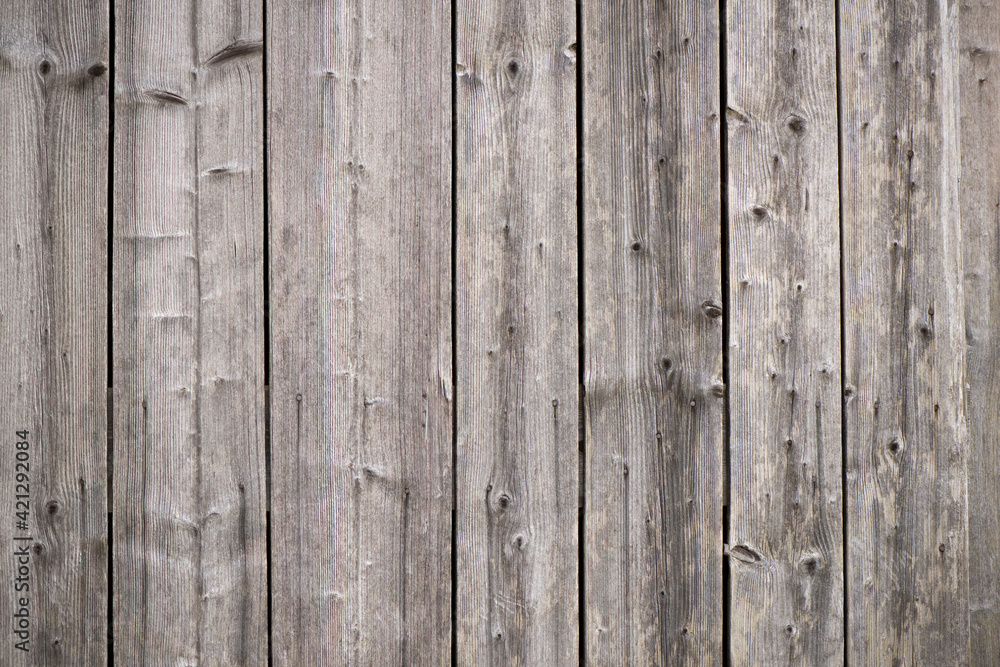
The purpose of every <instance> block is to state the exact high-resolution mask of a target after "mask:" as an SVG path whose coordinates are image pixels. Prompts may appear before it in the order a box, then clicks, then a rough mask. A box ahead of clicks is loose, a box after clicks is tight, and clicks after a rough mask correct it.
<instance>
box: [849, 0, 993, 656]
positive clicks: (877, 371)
mask: <svg viewBox="0 0 1000 667" xmlns="http://www.w3.org/2000/svg"><path fill="white" fill-rule="evenodd" d="M958 10H959V5H958V3H953V2H950V1H948V0H935V1H931V2H920V3H917V2H898V3H893V4H891V5H881V4H874V3H846V4H843V5H841V8H840V12H841V13H840V20H841V24H840V37H841V42H840V43H841V49H840V71H841V80H840V91H841V99H842V104H841V109H842V112H843V115H842V117H841V124H842V132H841V147H842V157H843V160H842V177H843V181H842V192H841V197H842V202H843V204H842V205H843V258H844V259H843V271H844V332H845V334H844V335H845V341H844V342H845V347H844V349H845V359H844V362H845V364H844V367H845V371H844V375H845V377H844V396H845V404H844V405H845V417H846V419H845V424H846V448H847V451H846V466H847V469H846V471H845V472H846V484H847V488H846V489H845V502H847V504H848V519H847V523H848V529H847V533H848V545H849V546H848V556H847V565H848V569H847V588H848V596H847V597H848V610H847V613H848V623H849V627H848V661H849V662H850V664H851V665H875V664H879V665H893V664H900V665H944V664H947V665H967V664H969V582H968V559H967V539H968V534H967V522H968V519H967V511H968V509H969V508H968V507H967V505H966V460H967V456H968V451H967V449H968V446H969V441H968V434H967V428H966V407H965V404H966V400H967V391H966V389H965V386H964V383H965V381H966V377H965V363H966V352H965V350H966V327H965V317H964V312H963V310H964V309H963V300H962V289H963V282H964V280H963V268H962V265H963V259H962V254H963V246H962V230H961V225H960V211H959V169H960V136H959V133H958V122H959V118H958V109H959V83H960V82H959V78H958V73H959V56H958V40H959V36H958V33H957V29H958ZM977 585H978V584H977Z"/></svg>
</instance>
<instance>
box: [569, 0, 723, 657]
mask: <svg viewBox="0 0 1000 667" xmlns="http://www.w3.org/2000/svg"><path fill="white" fill-rule="evenodd" d="M583 24H584V25H583V46H584V49H585V51H584V54H585V57H584V61H583V62H584V66H585V69H584V77H583V78H584V84H583V85H584V92H585V94H584V104H583V111H584V119H583V127H584V145H583V150H584V184H585V190H584V192H585V195H584V196H585V199H584V214H585V215H584V273H583V276H582V280H583V284H584V288H585V304H586V309H585V334H586V335H585V341H584V345H585V350H586V361H585V363H586V367H585V369H586V370H585V375H584V378H585V386H586V394H585V395H586V399H585V403H586V416H587V420H586V438H585V440H586V443H587V456H586V464H587V475H586V479H587V484H586V495H587V498H586V502H585V508H586V513H585V523H584V526H585V531H586V542H585V544H586V549H585V573H586V574H585V580H586V581H585V585H586V595H585V601H586V620H585V623H586V626H585V637H586V646H585V651H586V662H587V664H592V665H612V664H617V665H624V664H630V665H719V664H721V663H722V486H723V485H722V477H721V475H722V461H723V453H724V451H723V448H724V440H723V409H724V401H725V385H724V384H723V376H722V285H721V271H722V262H721V257H720V235H721V224H720V220H721V218H720V216H721V208H720V193H721V191H720V183H719V178H720V172H719V168H720V164H719V162H720V122H721V121H720V109H719V7H718V2H717V1H716V0H699V1H698V2H673V1H671V2H666V3H654V4H650V3H644V2H641V1H639V0H629V1H628V2H625V3H618V4H615V3H612V4H606V3H600V2H592V3H586V4H585V12H584V15H583Z"/></svg>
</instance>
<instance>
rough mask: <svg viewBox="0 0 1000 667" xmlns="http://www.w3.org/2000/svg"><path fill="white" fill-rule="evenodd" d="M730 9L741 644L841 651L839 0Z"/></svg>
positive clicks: (793, 656) (736, 648) (766, 658)
mask: <svg viewBox="0 0 1000 667" xmlns="http://www.w3.org/2000/svg"><path fill="white" fill-rule="evenodd" d="M726 11H727V25H726V31H727V33H726V34H727V47H728V48H727V68H728V69H727V72H728V81H727V82H726V85H727V88H728V105H729V108H728V109H727V112H726V115H727V126H728V134H729V151H728V156H729V159H728V163H729V228H728V232H729V257H730V262H729V272H730V277H729V301H730V307H731V310H732V319H731V322H732V324H731V326H730V340H729V364H730V384H731V388H730V410H731V411H730V416H729V419H730V426H731V432H730V480H731V482H730V483H731V486H730V522H731V523H730V535H729V545H728V547H727V548H728V550H729V551H728V554H729V564H730V571H731V577H732V579H731V585H730V586H731V587H730V598H729V601H730V613H731V621H730V623H731V628H732V636H731V656H730V657H731V660H732V664H733V665H777V664H790V665H834V664H842V663H843V655H844V654H843V650H844V649H843V641H844V635H843V630H844V620H843V607H844V599H843V590H844V584H843V581H844V580H843V562H844V561H843V526H842V523H843V521H842V505H841V470H842V465H841V416H842V413H841V383H840V368H841V352H840V317H839V311H840V273H839V257H840V255H839V234H840V227H839V217H838V214H839V211H838V199H837V193H838V185H837V88H836V86H837V76H836V28H835V26H836V22H835V15H834V3H833V2H812V1H803V2H798V1H795V2H789V1H787V0H769V1H768V2H763V3H756V2H742V1H740V2H735V3H734V2H730V3H728V4H727V8H726Z"/></svg>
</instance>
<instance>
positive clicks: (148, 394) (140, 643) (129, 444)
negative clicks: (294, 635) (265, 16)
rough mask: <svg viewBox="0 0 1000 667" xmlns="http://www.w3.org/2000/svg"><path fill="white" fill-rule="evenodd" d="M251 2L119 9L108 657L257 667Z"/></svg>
mask: <svg viewBox="0 0 1000 667" xmlns="http://www.w3.org/2000/svg"><path fill="white" fill-rule="evenodd" d="M262 10H263V8H262V6H261V5H260V4H259V3H255V2H252V1H249V0H245V1H240V2H226V1H224V0H211V1H202V2H197V3H196V2H193V1H191V2H186V3H183V5H181V6H179V7H178V6H171V7H166V6H161V5H160V4H159V3H156V2H150V1H147V0H131V1H129V2H119V3H117V5H116V28H117V33H116V54H115V62H116V77H115V78H116V82H115V89H116V96H115V97H116V107H115V109H116V116H115V220H114V228H115V229H114V263H113V267H114V276H113V281H114V283H113V316H114V348H115V349H114V383H115V398H114V420H115V427H116V438H115V450H116V451H115V470H114V511H115V521H114V533H115V534H114V545H113V553H114V561H115V563H114V564H115V568H114V573H115V581H114V588H115V598H114V599H115V606H114V616H115V618H114V621H115V622H114V625H115V635H114V641H115V656H116V659H120V660H122V661H124V662H126V663H129V664H132V663H134V664H145V663H154V662H155V663H160V662H164V661H169V662H171V663H178V664H181V663H183V664H189V663H190V664H195V663H201V662H206V663H210V664H219V665H260V664H265V663H266V661H267V572H266V567H267V565H266V534H265V526H266V521H265V505H266V499H265V497H264V496H265V486H264V420H263V388H264V383H263V370H264V365H263V317H262V309H263V275H264V274H263V270H264V267H263V230H264V226H263V214H264V201H263V177H264V173H263V159H262V154H263V129H262V128H263V113H262V106H263V87H262V61H261V56H260V52H261V50H262V44H263V34H262V13H263V11H262Z"/></svg>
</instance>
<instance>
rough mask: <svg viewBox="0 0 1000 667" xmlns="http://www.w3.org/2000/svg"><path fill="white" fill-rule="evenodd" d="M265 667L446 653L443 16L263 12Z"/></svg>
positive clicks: (434, 658) (277, 8)
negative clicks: (267, 372) (268, 532)
mask: <svg viewBox="0 0 1000 667" xmlns="http://www.w3.org/2000/svg"><path fill="white" fill-rule="evenodd" d="M268 12H269V13H268V22H267V25H268V35H267V40H268V43H267V44H268V59H267V62H268V73H269V76H268V114H269V117H268V145H269V151H268V161H269V164H268V169H269V176H270V180H269V185H268V191H269V193H270V195H269V196H270V208H269V211H270V218H269V223H270V226H269V229H270V249H271V252H270V272H271V283H270V289H271V341H272V345H271V348H272V356H271V367H272V376H271V410H272V413H271V414H272V420H271V434H272V436H271V442H272V447H271V456H272V498H271V517H272V562H273V564H274V566H273V572H272V587H273V588H272V615H273V621H272V631H273V641H274V646H273V657H274V663H275V664H276V665H290V666H293V667H295V666H298V665H342V664H373V665H390V664H406V665H424V664H427V665H430V664H437V665H442V664H446V663H448V661H449V659H450V656H451V577H450V574H451V512H450V509H451V503H452V496H451V493H452V484H451V481H452V470H451V460H452V400H453V398H452V397H453V388H452V371H451V366H452V364H451V355H452V349H451V271H450V265H451V120H450V119H451V104H450V100H451V86H450V84H449V81H450V76H449V74H450V69H451V68H450V60H451V57H450V56H451V11H450V5H449V4H448V3H446V2H443V1H441V0H434V1H433V2H428V3H375V2H366V1H363V0H351V1H349V2H346V3H340V4H336V3H301V2H272V3H270V4H269V5H268Z"/></svg>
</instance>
